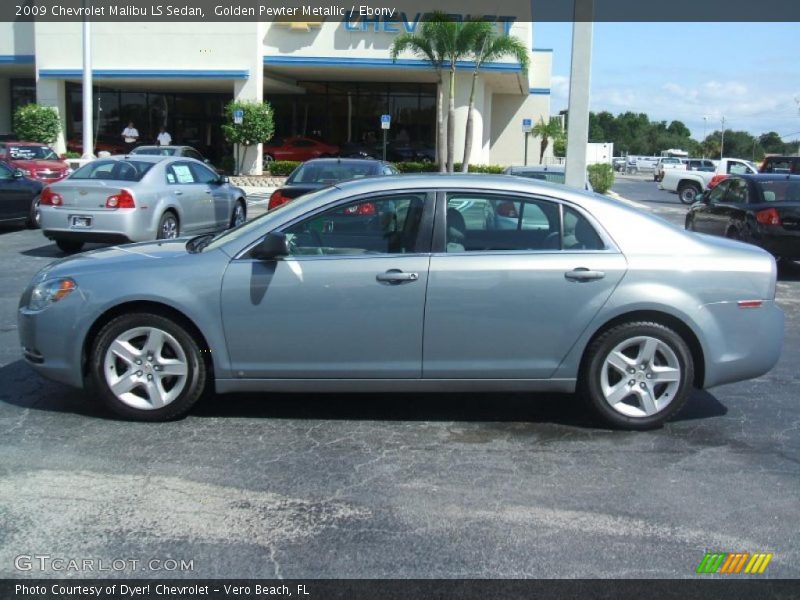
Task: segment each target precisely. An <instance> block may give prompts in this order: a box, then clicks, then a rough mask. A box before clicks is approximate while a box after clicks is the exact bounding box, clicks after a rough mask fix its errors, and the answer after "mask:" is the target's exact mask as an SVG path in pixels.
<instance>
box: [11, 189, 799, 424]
mask: <svg viewBox="0 0 800 600" xmlns="http://www.w3.org/2000/svg"><path fill="white" fill-rule="evenodd" d="M506 202H511V203H514V204H516V205H517V207H518V211H517V212H518V214H519V215H520V218H521V216H522V215H524V214H525V213H526V212H527V210H528V209H529V208H530V207H535V208H536V210H537V211H538V212H540V213H541V214H542V215H543V216H544V218H546V220H547V222H548V227H547V228H546V229H545V228H536V229H524V228H522V227H517V228H516V229H498V228H497V227H495V220H494V219H493V218H491V214H487V212H489V213H490V212H491V210H496V208H497V207H498V206H500V205H501V204H502V203H506ZM478 203H480V211H478V213H479V214H477V213H476V214H477V216H475V215H472V214H469V213H470V211H474V210H475V209H474V207H475V206H476V205H477V204H478ZM775 287H776V267H775V261H774V259H773V258H772V257H771V256H770V255H769V254H767V253H766V252H764V251H763V250H761V249H760V248H757V247H754V246H750V245H746V244H742V243H739V242H736V241H732V240H727V239H721V238H712V237H705V236H700V235H697V234H694V233H691V232H686V231H684V230H682V229H679V228H677V227H674V226H672V225H670V224H668V223H666V222H665V221H663V220H661V219H659V218H657V217H654V216H651V215H650V214H647V213H644V212H641V211H637V210H635V209H634V208H631V207H630V206H628V205H626V204H622V203H619V202H616V201H614V200H612V199H609V198H605V197H601V196H597V195H593V194H588V193H585V192H582V191H578V190H573V189H570V188H567V187H565V186H562V185H556V184H548V183H545V182H535V181H530V180H526V179H522V178H519V177H508V176H489V175H449V176H447V175H445V176H439V175H413V176H412V175H409V176H401V177H396V176H392V177H381V178H372V179H362V180H357V181H350V182H345V183H340V184H337V185H335V186H332V187H329V188H325V189H324V190H320V191H318V192H314V193H312V194H308V195H306V196H303V197H302V198H299V199H298V200H296V201H294V202H291V203H287V204H284V205H282V206H280V207H278V208H276V209H275V210H272V211H270V212H268V213H266V214H265V215H263V216H262V217H259V218H258V219H255V220H253V221H250V222H249V223H246V224H244V225H242V226H240V227H238V228H236V229H232V230H230V231H227V232H225V233H222V234H219V235H216V236H214V235H205V236H197V237H194V238H191V239H180V240H163V241H159V242H151V243H142V244H135V245H129V246H123V247H118V248H108V249H101V250H94V251H92V252H87V253H85V254H82V255H79V256H76V257H72V258H68V259H65V260H61V261H58V262H55V263H53V264H51V265H49V266H47V267H45V268H44V269H42V270H41V271H40V272H39V273H38V274H37V275H36V276H35V277H34V279H33V280H32V282H31V283H30V285H29V286H28V288H27V289H26V290H25V292H24V293H23V295H22V298H21V300H20V304H19V334H20V340H21V343H22V351H23V354H24V356H25V358H26V360H27V361H28V362H29V363H30V364H31V365H32V366H33V367H34V368H35V369H36V370H37V371H39V372H40V373H41V374H42V375H44V376H46V377H49V378H51V379H54V380H57V381H61V382H64V383H67V384H70V385H73V386H78V387H82V386H85V385H87V384H91V385H89V389H91V390H92V391H93V393H95V394H96V395H97V396H98V397H99V398H100V399H101V400H102V401H103V402H104V403H105V404H106V405H107V406H108V407H110V408H111V409H112V410H113V411H115V412H117V413H118V414H120V415H123V416H124V417H127V418H135V419H141V420H150V421H158V420H165V419H171V418H175V417H178V416H180V415H183V414H185V413H186V412H187V411H188V410H189V409H190V408H191V406H192V405H193V404H194V403H195V401H196V400H197V399H198V398H199V397H200V395H201V394H202V393H203V391H204V390H205V389H206V388H207V387H210V386H213V388H214V389H215V390H216V392H218V393H225V392H239V391H250V392H253V391H259V392H272V393H280V392H288V391H315V392H323V391H338V392H342V391H347V392H355V391H362V392H363V391H370V392H382V391H392V392H398V391H408V392H419V391H438V390H449V391H475V390H486V391H525V392H536V391H538V392H574V391H575V390H576V389H577V390H578V391H579V392H580V394H581V396H583V397H584V398H586V399H587V400H588V403H589V405H590V406H591V407H592V408H593V409H594V410H595V412H596V413H597V414H599V415H600V416H601V417H602V418H603V419H604V420H605V422H606V423H609V424H611V425H612V426H616V427H623V428H629V429H647V428H652V427H656V426H659V425H661V424H662V423H663V422H664V421H665V420H667V419H669V418H670V417H672V416H673V415H675V414H676V413H677V412H678V411H679V410H680V409H681V407H682V406H683V405H684V403H685V402H686V401H687V399H688V398H689V396H690V392H691V389H692V387H693V386H695V387H699V388H708V387H713V386H717V385H720V384H723V383H729V382H733V381H739V380H743V379H750V378H754V377H758V376H760V375H762V374H763V373H765V372H767V371H768V370H769V369H771V368H772V367H773V366H774V365H775V363H776V362H777V360H778V357H779V355H780V352H781V345H782V340H783V329H784V315H783V312H782V311H781V310H780V309H779V308H778V307H777V306H776V304H775V300H774V299H775ZM723 400H724V398H723ZM265 401H267V402H268V401H269V397H265Z"/></svg>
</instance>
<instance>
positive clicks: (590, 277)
mask: <svg viewBox="0 0 800 600" xmlns="http://www.w3.org/2000/svg"><path fill="white" fill-rule="evenodd" d="M605 276H606V274H605V273H604V272H603V271H591V270H589V269H587V268H586V267H578V268H577V269H572V271H567V272H566V273H564V278H565V279H569V280H570V281H596V280H598V279H602V278H603V277H605Z"/></svg>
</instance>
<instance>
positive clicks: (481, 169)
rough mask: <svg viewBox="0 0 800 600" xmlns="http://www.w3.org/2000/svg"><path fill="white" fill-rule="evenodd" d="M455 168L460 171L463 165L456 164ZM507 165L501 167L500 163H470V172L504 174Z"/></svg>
mask: <svg viewBox="0 0 800 600" xmlns="http://www.w3.org/2000/svg"><path fill="white" fill-rule="evenodd" d="M455 170H456V171H460V170H461V165H460V164H457V165H455ZM505 170H506V168H505V167H501V166H500V165H470V166H469V172H470V173H492V174H494V175H499V174H502V172H503V171H505Z"/></svg>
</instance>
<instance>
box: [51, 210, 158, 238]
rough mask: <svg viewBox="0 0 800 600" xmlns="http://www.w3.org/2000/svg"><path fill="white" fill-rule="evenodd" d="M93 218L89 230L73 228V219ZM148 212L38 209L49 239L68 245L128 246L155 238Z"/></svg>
mask: <svg viewBox="0 0 800 600" xmlns="http://www.w3.org/2000/svg"><path fill="white" fill-rule="evenodd" d="M76 215H80V216H87V217H91V218H92V225H91V227H73V226H72V225H71V217H72V216H76ZM150 217H151V215H150V211H149V210H142V209H140V208H134V209H120V210H86V209H81V208H76V207H71V206H67V207H63V208H54V207H51V206H44V207H42V209H41V228H42V232H43V233H44V235H45V237H47V238H49V239H51V240H56V241H58V240H64V241H71V242H101V243H112V244H113V243H116V244H119V243H128V242H144V241H148V240H153V239H155V237H156V231H155V227H154V226H151V225H152V224H151V223H150Z"/></svg>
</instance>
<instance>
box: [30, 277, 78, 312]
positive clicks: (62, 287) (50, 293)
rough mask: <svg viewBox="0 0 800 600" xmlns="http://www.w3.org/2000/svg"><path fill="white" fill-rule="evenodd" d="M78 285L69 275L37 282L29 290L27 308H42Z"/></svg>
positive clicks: (62, 297)
mask: <svg viewBox="0 0 800 600" xmlns="http://www.w3.org/2000/svg"><path fill="white" fill-rule="evenodd" d="M77 287H78V284H77V283H75V282H74V281H73V280H72V279H70V278H69V277H62V278H60V279H50V280H48V281H42V282H41V283H37V284H36V285H35V286H34V288H33V290H31V297H30V300H28V310H43V309H45V308H47V307H48V306H50V305H51V304H53V303H55V302H58V301H59V300H63V299H64V298H66V297H67V296H69V295H70V294H71V293H72V292H73V291H75V290H76V289H77Z"/></svg>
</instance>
